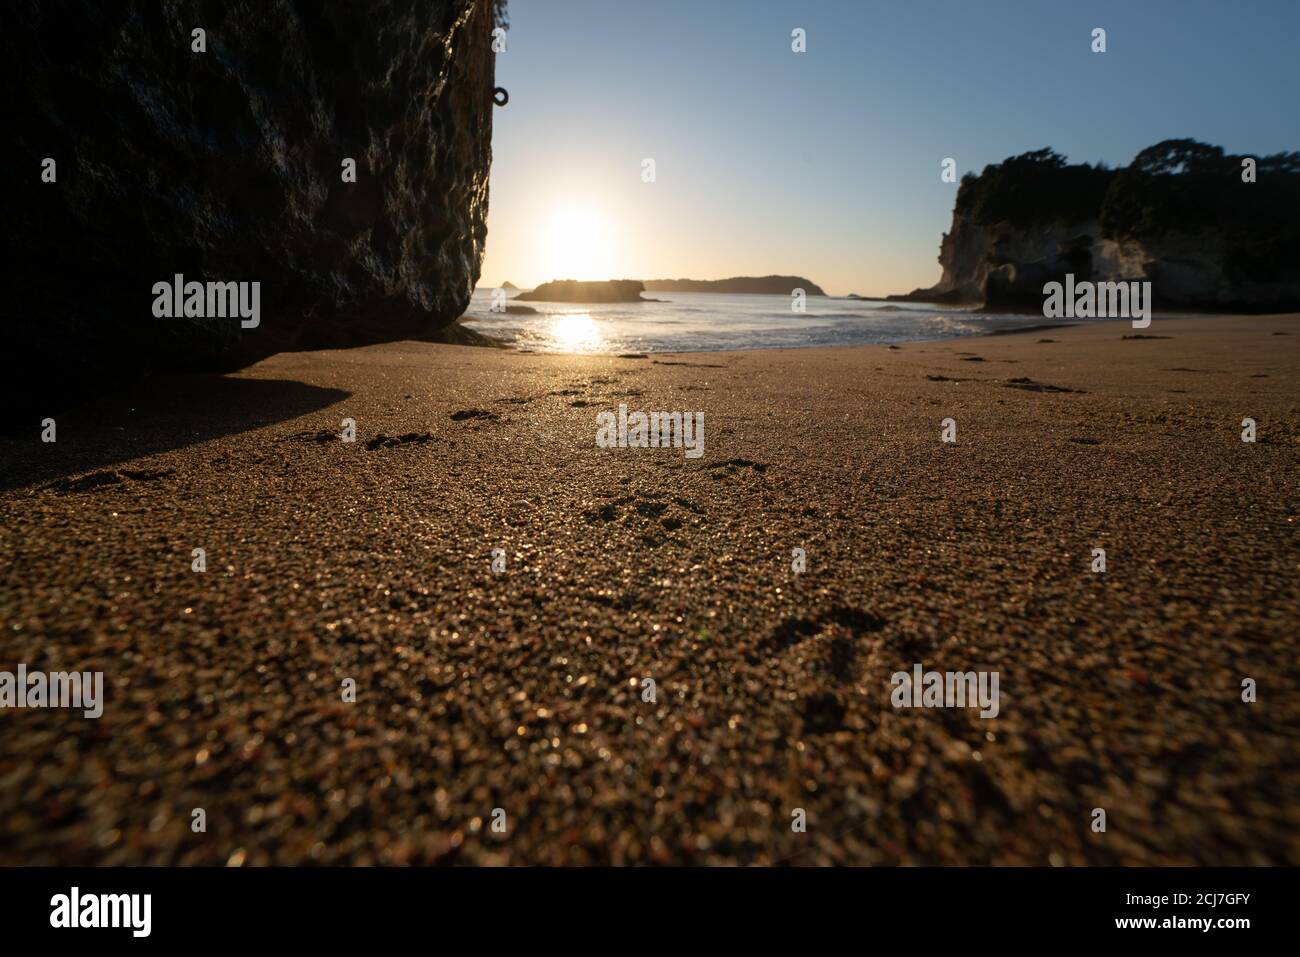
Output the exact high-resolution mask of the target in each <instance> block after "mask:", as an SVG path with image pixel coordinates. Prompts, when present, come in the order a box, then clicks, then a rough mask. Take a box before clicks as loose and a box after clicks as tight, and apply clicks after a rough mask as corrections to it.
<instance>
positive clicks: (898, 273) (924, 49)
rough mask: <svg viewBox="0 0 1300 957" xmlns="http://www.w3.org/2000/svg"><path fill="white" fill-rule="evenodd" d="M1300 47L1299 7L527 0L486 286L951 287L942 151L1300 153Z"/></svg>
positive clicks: (966, 166) (971, 156) (1277, 3)
mask: <svg viewBox="0 0 1300 957" xmlns="http://www.w3.org/2000/svg"><path fill="white" fill-rule="evenodd" d="M795 27H801V28H803V29H804V30H806V32H807V47H808V49H807V52H806V53H803V54H795V53H793V52H791V49H790V44H791V37H790V32H791V30H792V29H793V28H795ZM1094 27H1102V28H1104V29H1105V30H1106V32H1107V52H1105V53H1103V54H1094V53H1093V52H1091V49H1090V45H1091V32H1092V30H1093V28H1094ZM1298 41H1300V0H1255V2H1240V0H1238V2H1235V3H1233V2H1226V0H1199V2H1198V0H1182V2H1172V0H1122V2H1088V3H1085V2H1077V0H1072V2H1066V0H1059V2H1058V0H984V2H978V3H977V2H971V0H960V2H957V0H954V2H938V0H936V2H926V0H890V2H873V0H805V2H802V3H796V2H762V0H751V2H740V0H637V2H633V0H511V3H510V30H509V32H508V34H507V42H508V49H507V51H506V52H504V53H501V54H498V56H497V83H498V85H500V86H503V87H505V88H506V89H507V90H509V93H510V103H509V105H507V106H506V107H504V108H497V109H496V112H495V117H494V122H495V130H494V135H493V167H492V182H491V199H490V202H491V207H490V217H489V222H488V241H487V253H486V257H485V261H484V266H483V278H482V282H481V283H480V285H483V286H488V285H492V286H495V285H498V284H500V283H501V282H504V281H506V280H511V281H513V282H515V283H516V284H517V285H520V286H531V285H534V284H536V283H539V282H542V281H545V280H547V279H553V278H568V277H569V276H572V277H573V278H596V279H599V278H622V277H629V278H639V279H648V278H660V277H665V276H669V277H690V278H702V279H710V278H720V277H723V276H730V275H763V274H767V273H773V272H780V273H794V274H800V275H804V276H807V277H808V278H810V279H812V280H813V281H814V282H817V283H820V284H821V285H822V286H823V287H825V289H826V291H827V292H830V293H833V294H844V293H848V292H858V293H862V294H883V293H887V292H900V291H907V290H910V289H912V288H913V287H916V286H921V285H929V284H931V283H933V282H934V281H936V280H937V279H938V277H939V272H940V270H939V266H938V264H937V262H936V256H937V254H938V247H939V241H940V238H941V236H942V234H943V232H944V230H945V229H947V227H948V225H949V222H950V218H951V212H952V202H953V197H954V194H955V191H956V186H955V185H953V184H946V183H942V182H941V181H940V177H939V171H940V162H941V161H942V160H943V158H944V157H948V156H951V157H953V158H954V159H955V160H956V161H957V167H958V171H959V174H960V173H964V172H966V171H967V170H975V171H978V170H980V169H982V168H983V167H984V165H985V164H987V163H990V162H997V161H999V160H1002V159H1004V158H1005V157H1007V156H1009V155H1012V154H1015V153H1021V152H1024V151H1026V150H1031V149H1039V148H1041V147H1044V146H1051V147H1053V148H1055V149H1056V150H1058V151H1060V152H1062V153H1064V154H1065V155H1066V156H1068V157H1069V158H1070V159H1071V160H1075V161H1082V160H1087V161H1092V162H1096V161H1098V160H1105V161H1106V162H1108V163H1110V164H1112V165H1120V164H1124V163H1127V162H1128V161H1129V160H1131V159H1132V157H1133V155H1134V154H1135V153H1136V152H1137V151H1138V150H1140V149H1142V148H1143V147H1145V146H1149V145H1151V144H1152V143H1155V142H1158V141H1159V140H1162V139H1166V138H1170V137H1182V136H1191V137H1194V138H1196V139H1200V140H1204V141H1208V142H1211V143H1214V144H1217V145H1221V146H1223V147H1225V148H1226V149H1228V150H1229V151H1232V152H1252V153H1256V154H1258V153H1273V152H1278V151H1281V150H1293V149H1300V107H1298V106H1297V102H1296V91H1297V90H1300V54H1298V53H1297V50H1296V46H1295V44H1296V43H1297V42H1298ZM644 158H653V159H654V160H655V164H656V181H655V182H653V183H645V182H642V178H641V164H642V160H643V159H644ZM556 272H565V273H567V274H568V275H564V276H562V275H555V274H553V273H556Z"/></svg>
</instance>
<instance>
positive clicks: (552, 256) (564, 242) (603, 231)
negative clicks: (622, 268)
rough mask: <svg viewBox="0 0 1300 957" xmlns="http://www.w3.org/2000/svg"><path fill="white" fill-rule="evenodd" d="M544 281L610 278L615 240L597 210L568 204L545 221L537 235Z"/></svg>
mask: <svg viewBox="0 0 1300 957" xmlns="http://www.w3.org/2000/svg"><path fill="white" fill-rule="evenodd" d="M538 241H539V243H538V244H539V247H540V253H541V255H540V257H539V259H540V261H541V262H542V263H544V264H545V265H544V267H543V273H544V274H543V276H542V281H543V282H545V281H549V280H551V279H610V278H616V277H612V276H611V275H610V272H611V270H612V269H613V266H614V243H613V235H612V232H611V230H610V228H609V224H608V223H607V222H606V221H605V219H604V217H602V216H601V215H600V214H599V213H598V212H597V211H596V210H594V209H592V208H591V207H589V206H584V205H581V204H566V205H564V206H561V207H559V208H557V209H556V210H555V211H554V212H553V213H551V215H549V216H548V217H546V218H545V219H544V220H543V221H542V225H541V229H540V232H539V236H538Z"/></svg>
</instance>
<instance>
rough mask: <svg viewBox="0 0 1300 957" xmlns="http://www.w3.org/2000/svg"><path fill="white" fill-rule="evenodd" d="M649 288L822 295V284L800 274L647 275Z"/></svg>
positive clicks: (681, 290) (659, 289)
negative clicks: (701, 277)
mask: <svg viewBox="0 0 1300 957" xmlns="http://www.w3.org/2000/svg"><path fill="white" fill-rule="evenodd" d="M645 288H646V289H647V290H648V291H650V292H721V293H751V294H759V295H768V296H789V295H790V294H791V293H793V292H794V290H796V289H802V290H803V291H804V294H805V295H808V296H824V295H826V293H824V292H823V291H822V287H821V286H819V285H817V284H816V283H815V282H813V281H812V280H811V279H805V278H804V277H803V276H733V277H732V278H730V279H647V280H646V281H645Z"/></svg>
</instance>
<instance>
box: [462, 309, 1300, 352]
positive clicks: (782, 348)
mask: <svg viewBox="0 0 1300 957" xmlns="http://www.w3.org/2000/svg"><path fill="white" fill-rule="evenodd" d="M997 315H1016V314H1015V313H997ZM1297 315H1300V313H1199V312H1161V313H1155V314H1153V315H1152V317H1151V325H1150V326H1148V327H1146V328H1142V329H1135V328H1133V327H1132V325H1131V320H1130V319H1061V320H1052V319H1046V318H1045V319H1044V321H1043V322H1042V323H1041V324H1038V325H1032V326H1022V327H1016V328H1009V329H989V330H981V331H977V332H969V333H962V334H960V335H952V336H936V337H933V338H922V339H898V340H893V341H889V342H846V343H839V344H834V345H828V344H825V343H815V344H811V345H806V346H791V345H774V346H762V345H757V346H751V347H748V348H744V349H679V350H673V351H663V352H645V353H644V355H645V356H647V357H650V358H653V357H654V356H675V355H717V354H721V353H749V352H758V353H762V352H786V351H803V350H807V349H836V350H838V349H859V348H865V347H869V346H877V347H884V348H888V347H890V346H904V345H907V344H909V343H937V342H958V341H961V342H966V341H970V340H978V339H987V338H993V337H1000V336H1015V335H1020V334H1028V333H1033V332H1045V331H1048V330H1052V329H1068V328H1075V327H1085V328H1086V327H1088V326H1105V325H1107V324H1110V325H1112V326H1114V327H1115V328H1123V329H1124V330H1126V334H1127V335H1129V336H1131V337H1133V338H1158V337H1159V333H1152V332H1151V330H1152V329H1155V328H1156V324H1157V323H1158V322H1160V321H1161V320H1162V319H1163V320H1165V321H1170V322H1183V321H1187V320H1214V321H1221V320H1222V321H1231V320H1233V319H1271V318H1279V319H1288V318H1291V317H1294V316H1297ZM460 323H461V320H459V319H458V320H457V321H456V324H457V325H460ZM465 331H466V332H467V333H469V334H471V335H473V336H478V337H480V338H482V339H486V340H490V341H489V342H483V343H479V342H460V343H456V344H461V345H486V346H489V347H491V348H498V349H502V350H504V351H506V352H516V353H519V354H521V355H537V356H573V357H584V358H601V357H604V358H626V357H627V356H626V354H624V353H618V352H613V351H611V352H558V351H545V352H543V351H537V350H532V349H520V348H518V347H517V346H514V345H512V344H511V343H510V342H509V341H507V340H504V339H499V338H497V337H495V336H490V335H488V334H487V333H484V332H478V331H477V330H473V329H468V328H467V329H465ZM439 341H453V342H454V340H439Z"/></svg>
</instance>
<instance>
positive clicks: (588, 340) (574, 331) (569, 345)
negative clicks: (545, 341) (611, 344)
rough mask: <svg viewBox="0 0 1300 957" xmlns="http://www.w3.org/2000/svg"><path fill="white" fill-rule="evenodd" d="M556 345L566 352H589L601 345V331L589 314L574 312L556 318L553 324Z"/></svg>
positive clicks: (552, 329)
mask: <svg viewBox="0 0 1300 957" xmlns="http://www.w3.org/2000/svg"><path fill="white" fill-rule="evenodd" d="M551 335H552V336H554V337H555V344H556V345H557V346H559V347H560V349H562V350H563V351H565V352H587V351H589V350H591V349H594V348H596V347H598V346H599V345H600V330H599V329H597V328H596V322H595V320H594V319H592V318H591V315H590V314H589V313H585V312H574V313H567V314H565V315H562V316H556V317H555V319H554V321H553V322H552V323H551Z"/></svg>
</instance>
